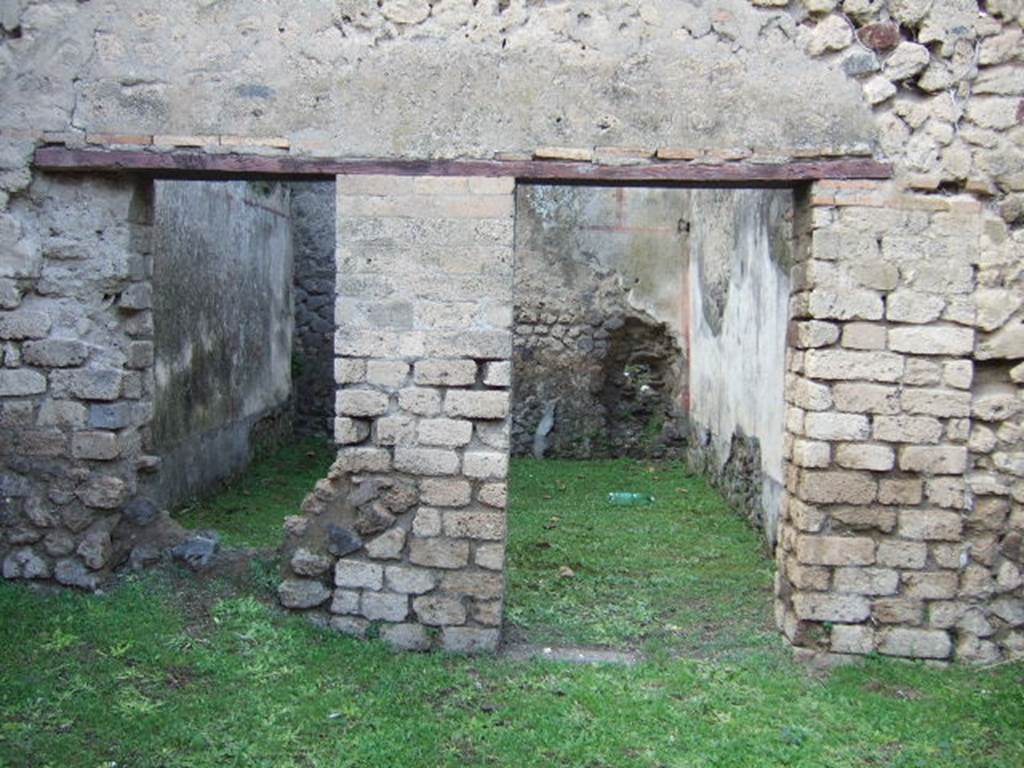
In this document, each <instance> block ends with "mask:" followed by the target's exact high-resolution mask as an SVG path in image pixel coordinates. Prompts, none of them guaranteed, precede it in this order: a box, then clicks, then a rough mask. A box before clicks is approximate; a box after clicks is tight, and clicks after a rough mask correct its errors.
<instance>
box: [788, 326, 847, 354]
mask: <svg viewBox="0 0 1024 768" xmlns="http://www.w3.org/2000/svg"><path fill="white" fill-rule="evenodd" d="M788 335H789V343H790V345H791V346H793V347H796V348H797V349H814V348H816V347H827V346H830V345H831V344H834V343H835V342H836V341H838V339H839V326H838V325H836V324H835V323H825V322H822V321H820V320H807V321H803V322H794V323H791V324H790V326H789V333H788Z"/></svg>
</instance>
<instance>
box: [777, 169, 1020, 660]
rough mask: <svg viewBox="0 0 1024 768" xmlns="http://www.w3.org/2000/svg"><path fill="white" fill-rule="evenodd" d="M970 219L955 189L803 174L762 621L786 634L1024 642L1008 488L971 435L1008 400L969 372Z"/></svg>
mask: <svg viewBox="0 0 1024 768" xmlns="http://www.w3.org/2000/svg"><path fill="white" fill-rule="evenodd" d="M983 224H984V217H983V214H982V209H981V207H980V205H979V204H978V203H977V202H976V201H974V200H973V199H970V198H964V197H938V196H922V195H906V194H899V193H897V192H895V191H894V190H893V189H892V188H891V187H889V186H888V185H884V184H876V183H871V182H856V183H855V182H845V183H843V182H838V183H837V182H832V183H819V184H816V185H814V188H813V190H812V192H811V196H810V200H809V205H808V206H807V207H806V208H805V209H804V211H803V214H802V223H801V224H800V225H799V226H800V230H801V231H800V233H799V234H800V236H801V237H802V239H803V242H804V246H805V247H804V248H803V249H802V256H803V260H802V261H801V263H799V264H798V265H797V267H796V269H795V272H794V294H793V298H792V318H793V320H792V325H791V332H790V339H789V342H790V344H789V346H790V349H789V355H788V367H789V372H788V377H787V384H786V399H787V402H788V414H787V421H786V429H787V444H786V456H787V462H788V466H787V471H786V479H787V491H788V496H787V499H786V502H785V505H784V507H785V508H784V509H783V511H782V515H783V522H782V525H781V536H780V544H779V547H778V550H777V552H778V576H777V597H778V602H777V619H778V621H779V624H780V626H781V628H782V629H783V631H784V632H785V634H786V636H787V637H788V638H789V639H790V641H791V642H793V643H794V644H796V645H798V646H805V647H810V648H813V649H816V650H820V651H829V652H833V653H842V654H866V653H871V652H878V653H881V654H884V655H890V656H902V657H912V658H926V659H951V658H954V657H955V658H962V659H969V660H983V661H992V660H996V659H999V658H1002V657H1005V656H1008V655H1009V656H1012V655H1018V654H1020V653H1021V652H1022V651H1024V632H1022V625H1024V599H1022V596H1024V592H1022V587H1021V578H1020V565H1021V562H1020V560H1021V551H1020V549H1021V548H1020V528H1021V525H1022V524H1024V514H1022V507H1021V504H1020V502H1021V501H1022V500H1024V492H1022V491H1024V488H1022V487H1021V484H1020V483H1017V485H1016V486H1015V485H1014V483H1015V482H1016V480H1015V478H1014V477H1013V476H1012V472H1013V469H1012V468H1004V469H1006V471H1005V472H1003V473H1002V474H1001V475H1000V473H999V471H998V470H999V468H998V466H995V465H993V466H989V465H992V461H990V460H989V459H988V458H987V457H986V456H985V455H983V454H982V453H979V451H978V446H977V445H976V442H977V440H978V436H979V434H981V436H982V437H984V436H986V435H991V436H993V440H992V441H991V442H992V445H991V446H989V448H988V450H989V451H992V450H993V447H994V446H995V438H994V435H995V433H996V431H997V430H998V427H999V424H998V423H995V424H988V425H986V424H985V422H992V421H995V422H1000V421H1004V420H1005V419H1006V417H1007V416H1008V415H1010V416H1012V415H1013V414H1015V413H1018V412H1019V411H1020V410H1021V398H1020V391H1019V389H1018V390H1017V391H1013V387H1012V386H1010V385H1009V380H1008V381H1007V387H1006V389H1007V391H1003V390H1002V389H1001V390H1000V393H1001V398H1002V399H1000V400H999V402H991V403H990V402H989V401H991V400H992V396H991V394H989V393H988V392H987V391H986V390H984V389H981V388H979V387H978V385H977V383H976V381H975V373H976V362H975V359H976V358H979V355H978V354H977V352H976V349H977V347H976V335H977V334H978V328H979V323H981V322H984V320H983V318H982V319H979V311H978V302H979V296H981V294H982V292H981V290H980V289H981V287H982V286H981V285H980V283H981V279H982V276H983V275H984V274H985V273H984V272H982V271H980V270H981V269H982V268H983V266H984V265H983V264H982V262H983V261H984V260H985V259H986V258H987V257H986V253H987V252H990V251H991V248H989V247H988V246H986V245H985V237H986V231H985V227H984V226H983ZM979 430H980V432H979ZM1004 431H1005V430H1004ZM1017 440H1018V448H1019V433H1018V438H1017ZM997 464H998V462H996V465H997ZM1015 493H1016V494H1018V496H1017V497H1016V498H1014V494H1015Z"/></svg>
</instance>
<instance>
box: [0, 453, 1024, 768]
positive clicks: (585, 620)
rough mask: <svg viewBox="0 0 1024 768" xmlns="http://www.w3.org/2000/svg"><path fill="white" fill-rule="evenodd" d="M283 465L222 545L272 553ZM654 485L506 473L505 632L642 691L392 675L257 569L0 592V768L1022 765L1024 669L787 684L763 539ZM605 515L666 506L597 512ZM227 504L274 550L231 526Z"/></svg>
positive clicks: (373, 649)
mask: <svg viewBox="0 0 1024 768" xmlns="http://www.w3.org/2000/svg"><path fill="white" fill-rule="evenodd" d="M310 452H312V454H313V455H312V456H309V455H306V454H307V453H310ZM282 455H283V456H285V457H287V456H288V455H291V456H292V457H293V459H294V463H292V464H286V465H287V466H289V467H291V471H292V473H293V474H294V475H296V476H298V475H300V474H303V473H306V472H308V473H309V474H308V475H307V477H311V478H312V479H316V477H317V476H318V475H317V472H318V471H319V470H320V469H322V468H323V466H321V465H322V459H323V457H322V456H321V455H320V454H319V453H318V452H317V451H316V450H305V451H299V452H297V453H296V452H293V453H291V454H289V453H288V452H287V451H286V452H284V454H282ZM327 459H328V460H329V452H328V454H327ZM284 461H285V462H289V461H291V459H287V458H285V459H284ZM275 462H277V458H272V459H270V460H269V461H268V462H266V463H265V464H266V467H265V471H266V473H267V474H264V475H262V477H263V481H257V480H253V478H251V477H250V478H247V479H245V480H242V481H240V483H238V484H237V485H236V486H233V487H232V488H230V489H228V491H227V493H228V494H235V501H233V502H231V503H230V504H226V505H224V506H221V505H220V504H219V501H220V500H214V501H210V502H207V503H206V506H205V507H204V508H207V509H210V510H213V514H214V515H215V516H216V515H220V516H221V519H222V520H225V521H227V522H228V523H229V524H231V525H232V526H234V527H232V528H231V534H230V536H231V538H230V540H231V541H234V542H237V543H241V544H247V545H265V544H268V543H273V542H274V541H275V540H276V539H275V537H276V536H277V535H278V534H277V531H278V530H279V525H278V523H279V521H280V518H281V517H283V515H284V514H288V513H290V512H291V511H292V510H293V509H294V506H291V507H288V508H283V507H284V506H287V504H288V503H289V502H288V501H287V499H288V498H290V496H289V494H290V493H291V492H292V491H290V490H285V487H284V486H279V485H278V484H277V483H276V482H273V474H274V472H275V471H276V470H273V466H274V465H275ZM314 464H315V465H316V466H315V467H314V466H313V465H314ZM307 465H308V466H307ZM650 469H651V471H648V467H647V466H646V465H643V464H636V463H633V462H594V463H587V464H581V463H577V462H572V463H569V462H565V463H555V462H545V463H543V464H537V463H535V462H530V461H524V462H517V463H516V464H515V466H514V473H513V474H514V477H513V486H512V491H513V493H512V507H511V510H510V571H511V573H510V603H509V617H510V620H511V621H513V622H514V624H515V627H514V630H513V631H514V632H515V633H516V634H517V635H518V636H519V637H520V638H522V639H526V640H530V641H536V642H550V643H555V642H559V643H561V642H567V643H600V644H607V645H612V646H637V647H642V648H644V649H645V650H647V651H648V658H647V660H646V661H643V662H641V663H639V664H637V665H636V666H633V667H625V666H590V667H587V666H574V665H568V664H559V663H556V662H547V661H511V660H507V659H500V658H494V657H483V658H462V657H455V656H447V655H444V654H431V655H417V654H394V653H392V652H390V651H389V650H388V649H387V648H386V647H384V646H383V645H381V644H379V643H376V642H361V641H357V640H353V639H350V638H347V637H344V636H340V635H336V634H333V633H331V632H329V631H326V630H322V629H318V628H316V627H314V626H312V625H310V624H309V623H308V622H306V621H305V620H303V619H302V618H301V617H297V616H288V615H285V614H283V613H282V612H280V611H278V610H277V609H276V608H274V607H273V605H272V601H271V599H270V596H271V590H272V587H273V585H274V583H275V573H274V572H273V571H272V570H271V569H270V568H269V566H267V565H265V564H264V563H262V562H261V561H253V562H252V564H251V567H250V571H249V573H248V574H245V575H243V576H241V577H238V578H236V580H235V581H232V582H229V581H224V580H216V579H211V578H198V577H196V576H194V575H191V574H189V573H185V572H182V571H178V570H175V569H170V570H166V571H161V572H150V573H148V574H146V575H144V576H141V577H132V578H127V579H125V580H123V581H122V582H121V583H120V584H118V585H117V586H116V587H115V588H113V589H111V590H110V591H109V592H108V593H107V594H105V595H102V596H87V595H83V594H78V593H70V592H59V593H58V592H51V591H47V590H41V589H38V590H37V589H31V588H27V587H25V586H24V585H22V584H11V583H6V582H4V583H0V616H2V617H3V620H2V623H0V768H14V767H15V766H18V767H19V768H20V767H22V766H25V767H26V768H27V767H29V766H31V767H32V768H46V767H48V766H52V768H58V767H59V768H79V767H81V768H100V767H101V766H104V767H106V768H113V767H114V766H120V767H131V768H156V767H157V766H168V767H169V768H170V767H174V768H177V767H179V766H188V767H189V768H193V767H194V768H205V767H207V766H211V767H212V766H236V765H237V766H247V767H263V766H266V767H268V768H269V767H271V766H272V767H273V768H289V767H292V766H294V767H295V768H299V767H302V768H313V767H319V766H324V767H328V766H330V768H336V767H339V766H342V767H344V766H367V767H368V768H371V767H372V768H381V767H386V768H391V767H395V768H401V767H403V766H417V767H419V766H458V767H459V768H463V767H464V766H515V767H516V768H519V767H524V768H526V767H529V766H574V767H575V766H580V767H581V768H628V767H630V766H645V767H650V768H654V767H656V766H671V767H672V768H676V767H683V766H687V767H689V766H701V767H703V766H735V767H737V768H739V767H741V766H750V767H754V766H756V767H757V768H762V767H763V766H779V765H786V766H815V767H817V766H821V767H822V768H824V767H828V768H835V767H839V768H842V767H844V766H851V767H852V766H891V767H893V768H896V767H900V768H910V767H912V766H914V767H916V766H921V767H927V768H945V767H947V766H948V767H950V768H952V767H953V766H955V767H956V768H965V767H970V766H978V767H979V768H981V767H982V766H984V768H994V767H995V766H1019V765H1024V729H1022V727H1021V726H1022V724H1024V663H1020V664H1007V665H1003V666H1000V667H996V668H993V669H988V670H982V669H972V668H951V669H945V670H936V669H929V668H927V667H925V666H924V665H922V664H918V663H901V662H897V661H892V660H886V659H877V658H872V659H868V660H867V661H866V662H865V663H864V664H863V665H860V666H857V667H847V668H841V669H838V670H835V671H834V672H832V673H831V674H830V675H828V676H827V677H822V676H819V675H813V674H810V673H808V672H806V671H804V669H803V668H801V667H799V666H797V665H795V664H794V663H793V662H791V661H790V660H789V656H788V654H786V653H784V652H783V651H782V650H781V648H782V646H781V642H780V641H779V640H778V639H777V637H776V636H775V635H774V632H773V631H771V630H770V629H769V625H768V623H767V622H768V618H767V616H768V610H769V593H768V587H767V584H768V581H769V580H770V572H771V569H770V564H769V563H768V562H767V561H766V560H765V559H764V557H763V554H762V553H761V551H760V549H759V544H758V541H757V537H756V536H755V534H754V533H753V532H751V531H750V530H748V529H747V528H746V525H745V524H744V523H743V522H742V521H741V520H739V519H738V518H735V517H731V516H730V513H727V512H724V511H723V507H722V503H721V501H719V500H717V497H716V496H715V495H714V494H713V493H712V492H710V491H709V490H708V489H707V488H706V486H704V485H703V483H702V481H700V480H699V479H696V478H687V477H685V476H683V474H682V472H681V471H680V470H678V469H671V468H667V467H653V468H650ZM263 471H264V469H259V468H257V472H263ZM253 474H254V475H255V474H256V472H254V473H253ZM286 479H287V480H288V481H289V482H288V486H289V487H290V486H291V483H290V479H289V478H286ZM312 479H311V480H310V481H309V483H310V485H311V483H312ZM296 485H298V481H297V480H296ZM307 488H308V485H307V486H306V487H303V488H301V489H298V488H297V489H296V496H297V498H298V499H300V500H301V497H302V495H303V494H304V493H305V490H306V489H307ZM677 488H678V489H682V490H676V489H677ZM244 490H248V491H249V495H248V496H246V495H245V494H244V493H243V491H244ZM608 490H637V491H642V492H649V493H653V494H654V495H655V496H656V497H657V502H656V503H655V504H654V505H652V506H647V507H608V506H607V505H606V503H605V502H604V496H605V495H606V493H607V491H608ZM243 499H244V500H245V506H249V505H252V506H253V509H254V514H256V515H258V516H259V517H260V518H261V519H262V520H263V521H264V522H265V523H272V529H273V533H272V534H271V533H269V532H260V531H259V530H258V526H255V523H253V524H251V525H250V524H246V525H240V524H239V521H238V518H239V516H240V513H239V511H238V510H239V509H240V508H241V507H242V506H243V501H242V500H243ZM262 500H266V501H267V507H268V508H267V509H259V510H255V505H257V504H259V503H262ZM296 503H297V502H296ZM270 507H272V508H273V509H270ZM231 510H234V511H231ZM190 514H191V513H190ZM552 518H556V519H552ZM195 522H196V524H198V525H202V526H214V527H219V528H220V529H221V530H222V532H223V533H225V534H227V533H228V531H227V530H226V529H225V528H224V527H223V524H222V523H215V522H213V521H211V520H209V519H208V518H205V517H199V518H197V519H196V520H195ZM225 538H227V536H226V537H225ZM574 542H575V543H574ZM563 566H567V567H569V568H571V569H572V570H573V572H574V575H573V576H571V577H564V576H559V575H558V571H559V569H561V568H562V567H563ZM552 605H555V606H557V608H552V607H551V606H552ZM680 654H687V655H692V656H697V657H699V658H687V657H685V656H682V655H680Z"/></svg>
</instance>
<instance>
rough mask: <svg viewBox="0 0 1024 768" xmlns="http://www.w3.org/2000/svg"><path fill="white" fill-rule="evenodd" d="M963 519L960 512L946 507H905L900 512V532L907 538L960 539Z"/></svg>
mask: <svg viewBox="0 0 1024 768" xmlns="http://www.w3.org/2000/svg"><path fill="white" fill-rule="evenodd" d="M962 527H963V521H962V520H961V517H960V515H959V513H957V512H950V511H948V510H944V509H905V510H902V511H901V512H900V523H899V532H900V536H902V537H904V538H906V539H915V540H923V541H959V540H960V531H961V528H962Z"/></svg>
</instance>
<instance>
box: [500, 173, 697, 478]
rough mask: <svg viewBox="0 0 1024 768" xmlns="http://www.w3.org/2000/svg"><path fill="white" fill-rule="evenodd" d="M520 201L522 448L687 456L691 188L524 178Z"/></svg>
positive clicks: (518, 429) (516, 444)
mask: <svg viewBox="0 0 1024 768" xmlns="http://www.w3.org/2000/svg"><path fill="white" fill-rule="evenodd" d="M516 201H517V203H516V263H515V302H516V322H515V333H514V338H513V347H514V352H513V364H514V368H515V388H514V393H513V401H512V447H513V452H514V453H516V454H520V455H530V454H533V455H537V456H544V455H547V456H564V457H581V458H591V457H598V456H664V455H666V454H670V453H672V452H678V451H679V449H680V446H681V436H682V434H683V432H684V431H685V429H684V427H685V425H684V417H685V408H686V397H685V387H686V380H687V374H686V360H685V355H686V346H687V338H686V324H687V318H686V317H685V301H686V285H685V283H686V279H685V278H686V243H687V236H686V232H687V229H688V227H687V225H686V220H687V217H688V209H689V192H687V191H686V190H680V189H639V188H626V187H618V188H614V187H574V186H551V185H521V186H520V187H519V188H518V190H517V193H516Z"/></svg>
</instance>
